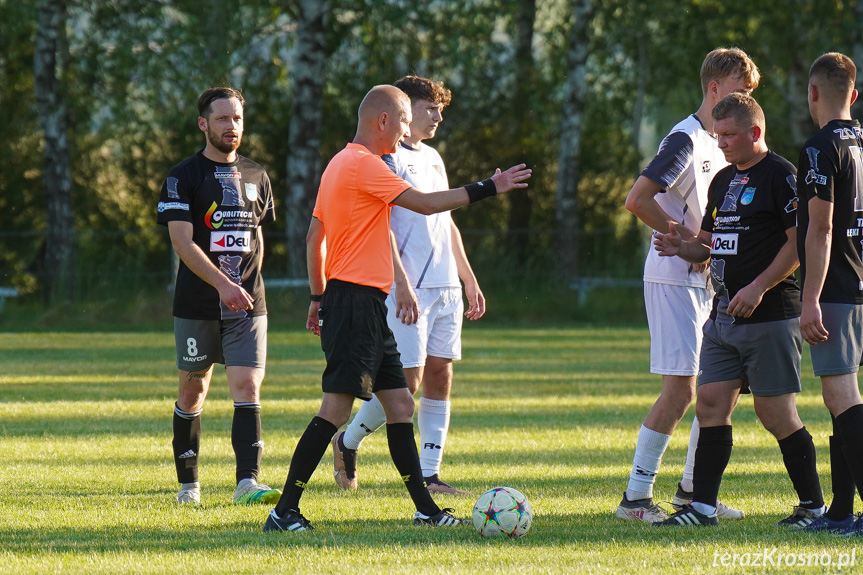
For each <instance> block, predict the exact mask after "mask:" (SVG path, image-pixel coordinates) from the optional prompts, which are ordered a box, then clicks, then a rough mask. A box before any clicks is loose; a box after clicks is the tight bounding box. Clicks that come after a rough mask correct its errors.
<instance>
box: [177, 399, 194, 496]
mask: <svg viewBox="0 0 863 575" xmlns="http://www.w3.org/2000/svg"><path fill="white" fill-rule="evenodd" d="M171 445H172V446H173V448H174V464H175V465H176V466H177V481H179V482H180V483H194V482H196V481H197V480H198V451H199V448H200V446H201V410H200V409H199V410H198V411H194V412H189V411H183V410H182V409H180V408H179V407H178V406H177V404H176V403H175V404H174V440H173V441H172V442H171Z"/></svg>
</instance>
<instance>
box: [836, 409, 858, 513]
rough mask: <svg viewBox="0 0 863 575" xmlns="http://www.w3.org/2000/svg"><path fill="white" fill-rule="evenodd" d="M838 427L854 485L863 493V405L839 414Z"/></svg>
mask: <svg viewBox="0 0 863 575" xmlns="http://www.w3.org/2000/svg"><path fill="white" fill-rule="evenodd" d="M836 429H838V430H839V436H840V437H841V438H842V452H843V453H844V454H845V462H846V464H847V465H848V470H849V471H850V472H851V477H853V478H854V485H855V486H856V487H857V492H858V493H860V494H863V405H855V406H853V407H849V408H848V409H846V410H845V411H843V412H842V413H840V414H839V415H837V416H836V426H835V428H834V431H835V430H836ZM852 499H853V498H852Z"/></svg>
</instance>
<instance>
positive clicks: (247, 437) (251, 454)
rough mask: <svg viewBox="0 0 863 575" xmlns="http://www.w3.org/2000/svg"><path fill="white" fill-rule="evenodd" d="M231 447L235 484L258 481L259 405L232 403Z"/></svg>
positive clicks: (259, 454) (259, 446)
mask: <svg viewBox="0 0 863 575" xmlns="http://www.w3.org/2000/svg"><path fill="white" fill-rule="evenodd" d="M231 445H232V446H233V447H234V455H235V456H236V458H237V483H239V482H240V481H242V480H243V479H254V480H255V481H257V480H258V473H259V472H260V470H261V454H262V453H263V452H264V442H263V441H261V405H260V404H258V403H234V422H233V424H232V425H231Z"/></svg>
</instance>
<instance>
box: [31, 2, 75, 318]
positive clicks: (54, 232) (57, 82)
mask: <svg viewBox="0 0 863 575" xmlns="http://www.w3.org/2000/svg"><path fill="white" fill-rule="evenodd" d="M35 48H36V49H35V55H34V57H33V73H34V91H35V93H36V103H37V105H38V108H39V121H40V123H41V125H42V131H43V133H44V140H45V141H44V152H43V160H44V167H43V170H42V181H43V185H44V188H45V211H46V233H45V259H44V265H43V269H44V282H45V283H44V288H45V297H46V301H47V302H48V303H53V302H57V301H60V300H64V299H71V298H72V297H73V296H74V289H75V219H74V213H73V211H72V174H71V169H70V165H69V140H68V115H69V112H68V107H67V105H66V101H65V95H64V93H63V82H64V74H65V69H66V65H67V62H68V45H67V43H66V2H65V1H64V0H41V1H40V2H39V15H38V29H37V31H36V44H35Z"/></svg>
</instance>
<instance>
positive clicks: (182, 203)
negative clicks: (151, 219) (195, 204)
mask: <svg viewBox="0 0 863 575" xmlns="http://www.w3.org/2000/svg"><path fill="white" fill-rule="evenodd" d="M187 167H188V166H187V162H183V163H182V164H179V165H177V166H174V167H173V168H171V171H170V172H168V177H167V178H165V181H164V182H163V183H162V190H161V191H160V192H159V204H158V206H157V215H156V221H157V222H158V223H159V224H162V225H163V226H167V225H168V222H172V221H181V222H191V221H192V211H191V209H190V207H189V206H190V203H191V199H190V196H191V194H190V187H191V182H190V180H191V178H190V176H189V170H188V169H187Z"/></svg>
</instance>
